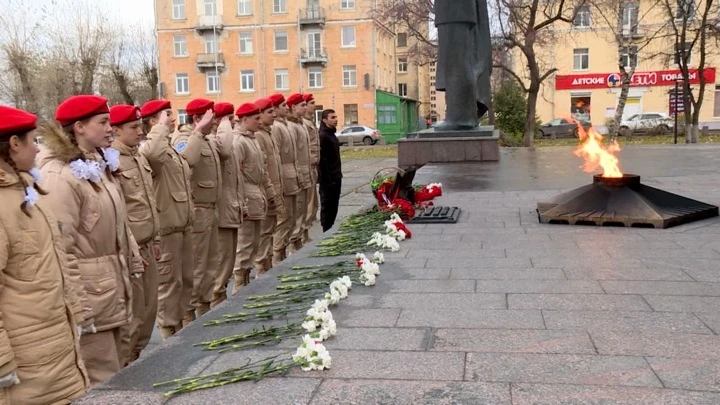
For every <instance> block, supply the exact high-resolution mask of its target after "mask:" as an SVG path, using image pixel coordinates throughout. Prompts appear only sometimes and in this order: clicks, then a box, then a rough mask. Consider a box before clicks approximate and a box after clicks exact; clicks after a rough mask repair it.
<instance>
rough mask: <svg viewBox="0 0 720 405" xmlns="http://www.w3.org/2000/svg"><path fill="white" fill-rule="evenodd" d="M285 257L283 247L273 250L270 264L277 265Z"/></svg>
mask: <svg viewBox="0 0 720 405" xmlns="http://www.w3.org/2000/svg"><path fill="white" fill-rule="evenodd" d="M285 258H286V256H285V249H283V250H282V251H280V250H275V251H273V255H272V265H273V267H275V266H277V265H278V264H280V262H282V261H283V260H285Z"/></svg>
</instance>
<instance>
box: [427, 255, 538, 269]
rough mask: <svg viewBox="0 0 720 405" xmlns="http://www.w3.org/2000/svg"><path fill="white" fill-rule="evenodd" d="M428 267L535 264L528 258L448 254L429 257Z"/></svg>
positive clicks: (519, 267)
mask: <svg viewBox="0 0 720 405" xmlns="http://www.w3.org/2000/svg"><path fill="white" fill-rule="evenodd" d="M427 267H430V268H432V267H448V268H451V269H456V268H466V267H473V268H480V269H493V268H494V269H529V268H531V267H533V266H532V263H531V262H530V259H528V258H520V259H518V258H497V259H493V258H485V259H473V258H467V257H459V258H455V257H452V256H447V257H442V258H429V259H428V261H427Z"/></svg>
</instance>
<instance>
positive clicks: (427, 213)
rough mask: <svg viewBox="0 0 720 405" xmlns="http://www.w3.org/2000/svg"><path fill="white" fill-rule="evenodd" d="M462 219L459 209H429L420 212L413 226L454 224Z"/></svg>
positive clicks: (412, 220) (438, 207) (414, 219)
mask: <svg viewBox="0 0 720 405" xmlns="http://www.w3.org/2000/svg"><path fill="white" fill-rule="evenodd" d="M459 217H460V208H459V207H440V206H437V207H428V208H425V209H423V210H422V211H420V212H419V213H418V214H417V215H415V218H413V219H411V220H409V221H408V223H411V224H454V223H456V222H457V220H458V218H459Z"/></svg>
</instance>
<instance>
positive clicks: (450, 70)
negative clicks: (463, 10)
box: [436, 23, 478, 130]
mask: <svg viewBox="0 0 720 405" xmlns="http://www.w3.org/2000/svg"><path fill="white" fill-rule="evenodd" d="M437 28H438V42H439V43H438V68H437V76H438V81H439V82H440V85H441V86H442V88H443V90H444V91H445V104H446V105H447V111H446V113H445V121H444V122H443V123H442V124H440V125H438V126H437V127H436V129H438V130H458V129H472V128H475V127H477V126H478V106H477V100H476V99H475V86H476V83H475V80H474V64H475V63H476V61H474V59H475V58H474V55H475V53H474V52H472V51H468V50H471V49H473V46H475V41H474V35H473V28H474V27H473V25H471V24H464V23H456V24H442V25H440V26H438V27H437ZM464 50H465V51H464Z"/></svg>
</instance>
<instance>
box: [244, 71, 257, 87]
mask: <svg viewBox="0 0 720 405" xmlns="http://www.w3.org/2000/svg"><path fill="white" fill-rule="evenodd" d="M240 91H255V73H253V71H252V70H241V71H240Z"/></svg>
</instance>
